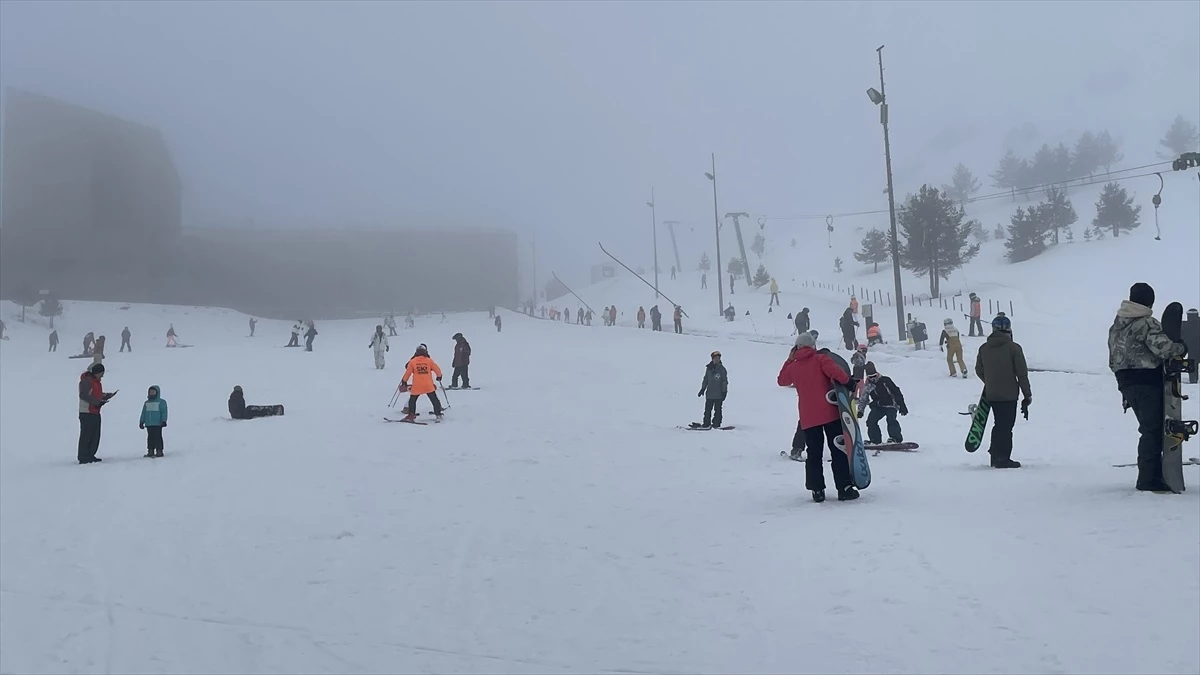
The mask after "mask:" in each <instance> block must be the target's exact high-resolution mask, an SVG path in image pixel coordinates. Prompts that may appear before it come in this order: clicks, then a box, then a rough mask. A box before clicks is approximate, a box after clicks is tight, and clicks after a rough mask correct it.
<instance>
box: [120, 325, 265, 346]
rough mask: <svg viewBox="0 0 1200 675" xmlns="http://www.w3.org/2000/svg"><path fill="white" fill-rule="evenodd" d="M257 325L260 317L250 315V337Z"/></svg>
mask: <svg viewBox="0 0 1200 675" xmlns="http://www.w3.org/2000/svg"><path fill="white" fill-rule="evenodd" d="M257 325H258V319H256V318H254V317H250V337H254V327H255V326H257ZM131 351H132V350H131Z"/></svg>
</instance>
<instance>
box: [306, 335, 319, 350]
mask: <svg viewBox="0 0 1200 675" xmlns="http://www.w3.org/2000/svg"><path fill="white" fill-rule="evenodd" d="M315 337H317V336H316V335H309V336H308V337H306V338H304V351H306V352H311V351H312V341H313V338H315Z"/></svg>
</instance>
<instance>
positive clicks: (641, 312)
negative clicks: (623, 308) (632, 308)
mask: <svg viewBox="0 0 1200 675" xmlns="http://www.w3.org/2000/svg"><path fill="white" fill-rule="evenodd" d="M672 269H674V268H672ZM637 321H638V328H645V327H646V309H645V308H644V307H638V313H637Z"/></svg>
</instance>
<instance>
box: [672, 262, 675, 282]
mask: <svg viewBox="0 0 1200 675" xmlns="http://www.w3.org/2000/svg"><path fill="white" fill-rule="evenodd" d="M671 281H675V266H674V265H671Z"/></svg>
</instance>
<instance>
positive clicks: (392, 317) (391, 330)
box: [383, 312, 398, 337]
mask: <svg viewBox="0 0 1200 675" xmlns="http://www.w3.org/2000/svg"><path fill="white" fill-rule="evenodd" d="M383 325H384V326H387V329H388V336H389V337H396V335H398V333H397V332H396V313H395V312H388V315H387V318H386V319H384V320H383Z"/></svg>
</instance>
